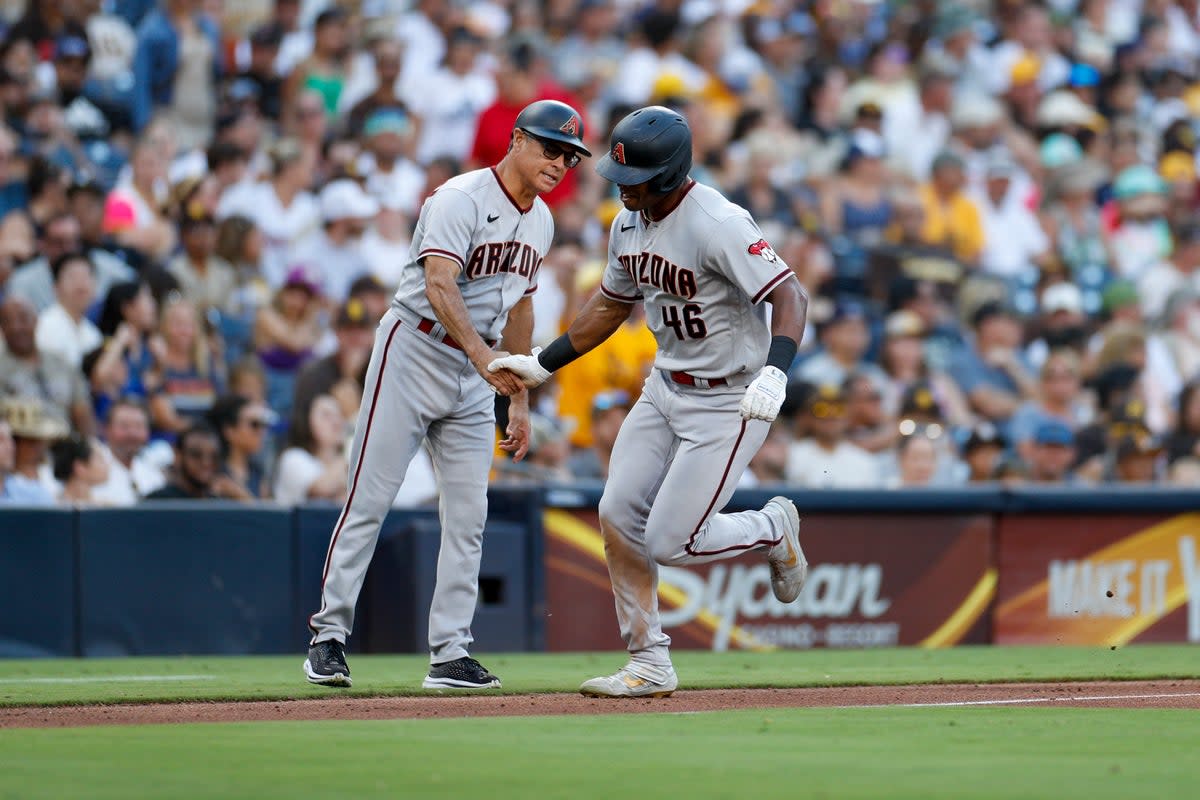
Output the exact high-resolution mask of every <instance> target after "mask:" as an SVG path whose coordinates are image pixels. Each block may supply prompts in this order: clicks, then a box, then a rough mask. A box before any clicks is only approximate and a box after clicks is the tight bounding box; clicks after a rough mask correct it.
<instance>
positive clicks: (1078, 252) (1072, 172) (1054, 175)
mask: <svg viewBox="0 0 1200 800" xmlns="http://www.w3.org/2000/svg"><path fill="white" fill-rule="evenodd" d="M1103 179H1104V173H1103V172H1102V171H1101V169H1100V168H1099V167H1098V166H1097V165H1095V164H1093V163H1091V162H1088V161H1080V162H1077V163H1073V164H1069V165H1066V166H1063V167H1060V168H1058V169H1056V170H1052V171H1051V172H1050V175H1049V179H1048V180H1047V182H1046V185H1045V198H1044V200H1043V206H1044V210H1043V212H1042V215H1041V223H1042V227H1043V228H1044V229H1045V231H1046V235H1047V236H1048V237H1049V239H1050V244H1051V249H1052V251H1053V253H1054V255H1055V257H1056V258H1057V259H1058V261H1059V262H1060V263H1061V264H1062V265H1063V268H1064V271H1065V272H1066V274H1067V275H1068V276H1070V278H1071V279H1072V280H1074V281H1075V282H1076V283H1078V284H1079V286H1080V288H1081V289H1083V290H1084V299H1085V308H1086V309H1087V310H1088V311H1089V312H1090V313H1096V312H1097V311H1099V310H1100V292H1101V291H1102V290H1103V287H1104V284H1105V282H1106V281H1107V280H1108V279H1109V277H1110V276H1111V271H1112V264H1113V255H1112V250H1111V246H1110V241H1109V234H1108V232H1107V231H1106V230H1105V229H1104V224H1103V221H1102V219H1101V216H1100V210H1099V208H1097V206H1096V203H1095V196H1096V190H1097V189H1099V188H1100V185H1101V184H1102V183H1103Z"/></svg>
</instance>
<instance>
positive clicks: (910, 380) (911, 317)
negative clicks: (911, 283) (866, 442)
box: [868, 309, 970, 449]
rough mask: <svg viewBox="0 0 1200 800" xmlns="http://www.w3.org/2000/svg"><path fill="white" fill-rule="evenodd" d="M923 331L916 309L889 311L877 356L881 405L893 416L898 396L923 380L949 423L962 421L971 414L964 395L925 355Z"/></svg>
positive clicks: (898, 401) (895, 412)
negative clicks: (881, 379)
mask: <svg viewBox="0 0 1200 800" xmlns="http://www.w3.org/2000/svg"><path fill="white" fill-rule="evenodd" d="M925 334H926V330H925V323H924V321H923V320H922V318H921V317H920V316H919V315H918V314H917V313H916V312H915V311H909V310H907V309H901V310H899V311H893V312H892V313H891V314H889V315H888V317H887V320H886V321H885V323H884V339H883V348H882V352H881V353H880V356H879V362H880V365H881V366H882V367H883V370H884V373H885V379H884V383H883V386H884V387H885V390H884V391H885V393H884V397H883V409H884V410H885V411H886V413H888V414H890V415H892V416H895V415H896V414H897V413H898V412H899V410H900V401H901V398H903V397H904V395H905V393H907V392H908V391H909V389H911V388H912V387H913V386H914V385H915V384H916V383H918V382H922V383H927V384H928V385H929V386H930V388H931V391H932V392H933V394H934V395H936V397H937V400H938V404H939V406H941V407H942V409H943V410H944V413H945V415H946V418H947V420H948V421H949V422H950V424H952V425H963V424H965V423H966V422H967V420H968V418H969V416H970V409H969V408H968V407H967V401H966V398H965V397H964V396H963V393H962V391H961V390H960V389H959V387H958V385H957V384H955V382H954V381H953V380H952V379H951V378H950V376H949V375H947V374H946V373H945V372H943V371H942V370H940V369H938V368H936V367H931V366H930V363H929V359H928V358H926V356H925ZM868 449H870V448H868Z"/></svg>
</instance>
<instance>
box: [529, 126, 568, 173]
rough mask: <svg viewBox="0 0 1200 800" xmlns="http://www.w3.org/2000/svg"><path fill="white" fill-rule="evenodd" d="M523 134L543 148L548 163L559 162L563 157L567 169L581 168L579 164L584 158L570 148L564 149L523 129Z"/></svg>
mask: <svg viewBox="0 0 1200 800" xmlns="http://www.w3.org/2000/svg"><path fill="white" fill-rule="evenodd" d="M521 132H522V133H524V134H525V135H526V136H528V137H529V138H530V139H532V140H533V141H535V142H537V143H538V144H540V145H541V146H542V155H543V156H544V157H545V158H546V160H547V161H558V159H559V158H560V157H561V158H562V160H563V164H565V165H566V167H567V169H575V167H578V166H579V162H580V161H582V160H583V156H581V155H579V153H577V152H575V151H574V150H571V149H570V148H567V147H563V146H562V145H559V144H557V143H556V142H552V141H550V140H549V139H543V138H542V137H540V136H534V135H533V134H532V133H530V132H529V131H527V130H525V129H523V128H522V129H521Z"/></svg>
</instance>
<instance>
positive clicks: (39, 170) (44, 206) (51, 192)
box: [14, 155, 71, 235]
mask: <svg viewBox="0 0 1200 800" xmlns="http://www.w3.org/2000/svg"><path fill="white" fill-rule="evenodd" d="M70 184H71V174H70V172H68V171H67V170H66V169H64V168H63V166H62V165H61V164H56V163H55V162H53V161H51V160H49V159H47V158H45V157H44V156H40V155H38V156H34V157H33V158H31V159H30V160H29V166H28V168H27V172H26V176H25V191H26V193H27V197H28V199H27V200H26V201H25V204H24V205H23V206H22V207H21V208H19V209H17V210H15V212H14V213H16V214H18V215H20V216H23V217H25V218H26V219H28V220H29V223H30V224H31V225H32V226H33V230H34V233H36V234H39V235H40V234H41V233H42V231H43V230H44V229H45V227H46V225H47V224H48V223H49V222H50V220H52V219H54V218H55V217H57V216H59V215H60V214H65V213H67V187H68V186H70Z"/></svg>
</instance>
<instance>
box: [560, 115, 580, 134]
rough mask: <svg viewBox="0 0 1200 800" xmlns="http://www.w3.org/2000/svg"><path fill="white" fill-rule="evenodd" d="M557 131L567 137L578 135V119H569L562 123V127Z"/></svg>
mask: <svg viewBox="0 0 1200 800" xmlns="http://www.w3.org/2000/svg"><path fill="white" fill-rule="evenodd" d="M559 130H560V131H562V132H563V133H565V134H567V135H568V136H578V135H579V117H571V118H570V119H568V120H567V121H566V122H564V123H563V124H562V127H561V128H559Z"/></svg>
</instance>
